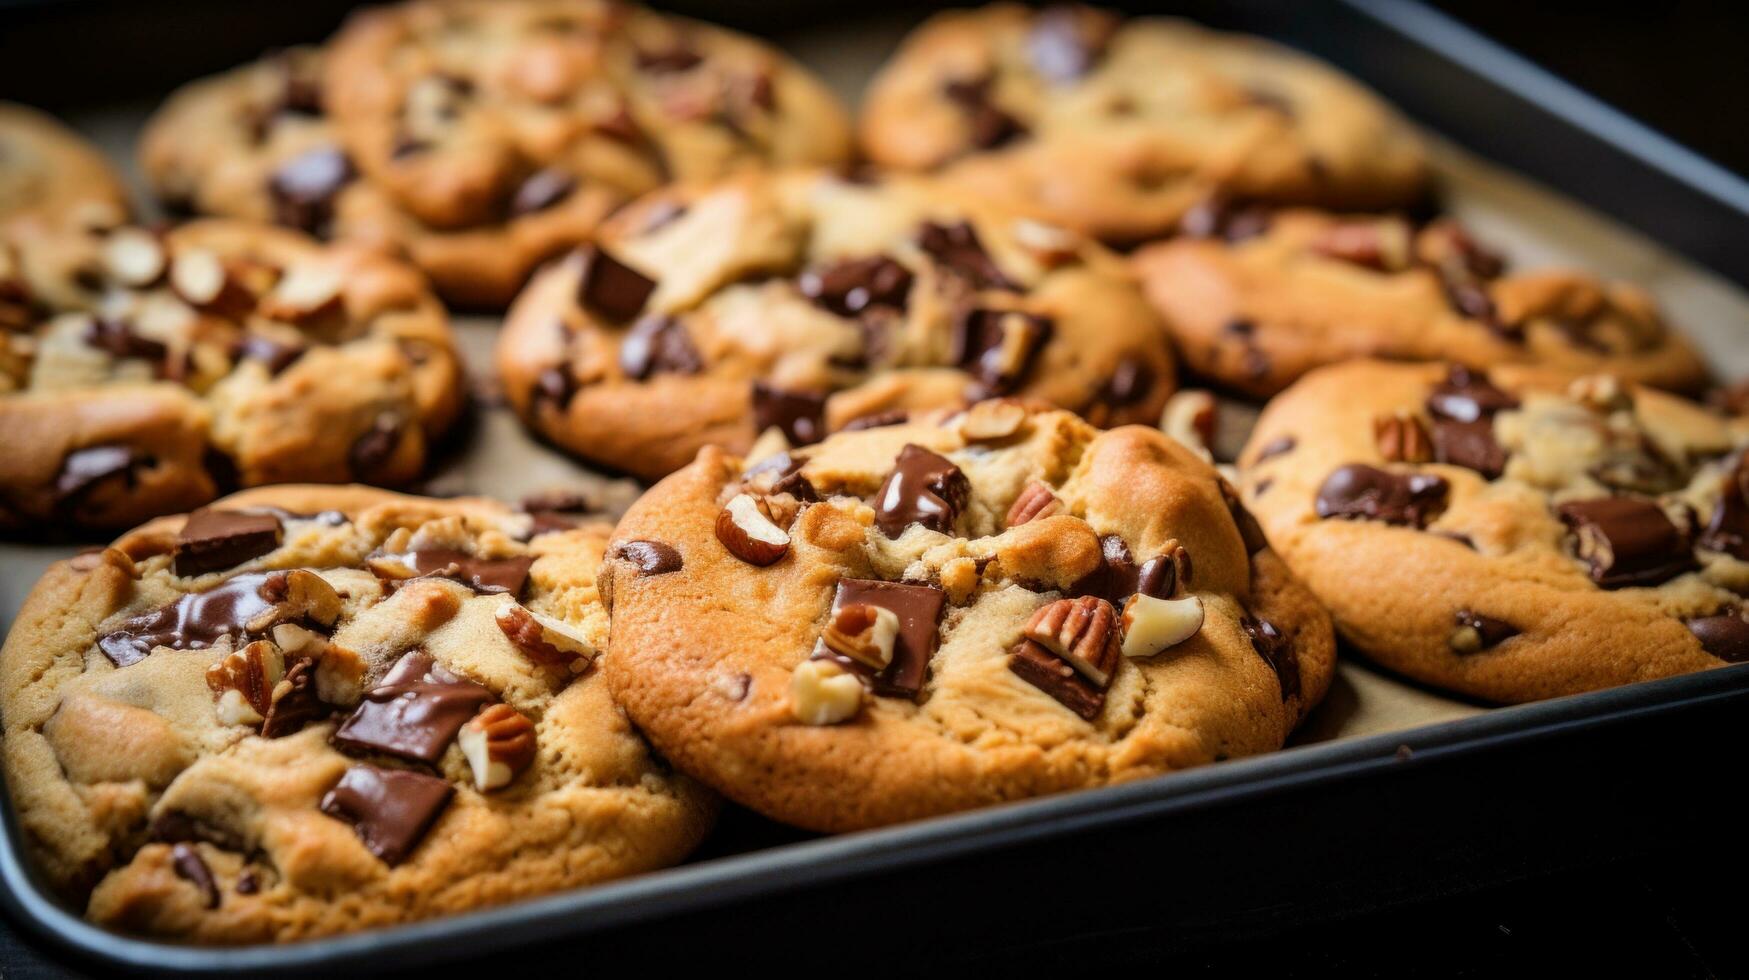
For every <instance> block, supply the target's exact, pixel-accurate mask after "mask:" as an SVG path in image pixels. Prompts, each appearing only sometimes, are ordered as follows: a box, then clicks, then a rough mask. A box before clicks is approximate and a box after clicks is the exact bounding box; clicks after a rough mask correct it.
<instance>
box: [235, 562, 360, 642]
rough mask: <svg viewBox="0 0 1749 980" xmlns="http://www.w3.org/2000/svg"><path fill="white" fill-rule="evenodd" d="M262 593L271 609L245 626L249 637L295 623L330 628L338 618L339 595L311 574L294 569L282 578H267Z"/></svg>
mask: <svg viewBox="0 0 1749 980" xmlns="http://www.w3.org/2000/svg"><path fill="white" fill-rule="evenodd" d="M262 592H263V593H264V598H267V599H269V601H271V602H272V603H273V608H272V609H269V610H267V611H266V612H264V613H262V614H261V615H260V616H257V617H256V618H255V619H254V620H251V621H250V622H249V623H248V627H249V631H250V632H252V633H264V632H266V631H267V629H268V628H269V627H271V626H273V625H274V624H275V623H287V622H293V621H296V620H308V621H309V622H312V623H315V624H316V625H318V626H333V625H334V621H335V620H337V619H339V618H340V594H339V593H338V592H335V591H334V587H333V586H332V585H329V584H328V582H327V581H326V580H325V579H323V578H322V576H320V575H317V574H316V573H315V572H311V571H306V570H305V569H302V568H294V569H292V570H291V571H289V572H286V573H285V574H284V575H283V576H280V575H272V576H269V577H268V579H267V581H266V582H265V583H264V584H263V585H262Z"/></svg>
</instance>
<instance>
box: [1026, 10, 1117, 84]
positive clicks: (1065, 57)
mask: <svg viewBox="0 0 1749 980" xmlns="http://www.w3.org/2000/svg"><path fill="white" fill-rule="evenodd" d="M1110 40H1111V31H1110V29H1109V25H1108V24H1107V22H1106V21H1105V19H1104V18H1103V17H1100V16H1097V15H1092V14H1091V12H1089V11H1086V10H1084V9H1083V8H1080V7H1076V6H1069V5H1065V6H1058V7H1046V8H1045V9H1043V10H1041V11H1039V12H1038V15H1037V16H1036V17H1034V18H1033V21H1032V29H1031V30H1030V31H1028V32H1027V35H1026V55H1027V59H1028V60H1029V61H1031V62H1032V67H1033V70H1034V71H1036V72H1038V73H1039V74H1040V75H1043V76H1044V77H1045V78H1046V79H1048V80H1049V81H1051V82H1054V83H1056V84H1058V85H1063V84H1066V83H1069V82H1073V81H1075V80H1076V79H1079V78H1080V77H1081V76H1083V75H1085V74H1087V73H1088V72H1089V71H1091V70H1092V68H1093V65H1094V63H1095V62H1097V61H1098V60H1099V58H1100V57H1101V56H1102V55H1103V54H1104V53H1105V45H1106V44H1107V42H1109V41H1110Z"/></svg>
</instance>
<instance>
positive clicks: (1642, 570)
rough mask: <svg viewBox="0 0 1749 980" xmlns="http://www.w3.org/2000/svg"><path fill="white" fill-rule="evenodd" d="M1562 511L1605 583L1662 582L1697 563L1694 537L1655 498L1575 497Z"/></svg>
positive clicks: (1580, 551) (1578, 548)
mask: <svg viewBox="0 0 1749 980" xmlns="http://www.w3.org/2000/svg"><path fill="white" fill-rule="evenodd" d="M1560 516H1561V520H1562V521H1564V522H1566V524H1567V526H1568V527H1569V528H1571V529H1572V531H1573V535H1574V538H1575V549H1574V550H1575V552H1576V554H1577V555H1578V557H1579V559H1580V560H1581V561H1584V562H1585V563H1586V564H1587V565H1589V566H1590V568H1591V580H1592V581H1593V582H1596V583H1597V584H1598V585H1600V586H1602V587H1603V588H1606V589H1620V588H1625V587H1628V586H1645V585H1657V584H1658V583H1660V582H1665V581H1668V580H1670V579H1672V578H1675V577H1676V576H1678V575H1681V574H1682V573H1683V572H1686V571H1688V570H1690V569H1692V568H1694V567H1695V561H1694V554H1693V551H1692V549H1691V548H1690V546H1689V541H1688V536H1687V535H1686V534H1684V533H1683V531H1682V530H1681V529H1680V528H1678V527H1677V526H1676V525H1675V523H1673V522H1672V521H1671V520H1670V518H1669V516H1668V515H1666V514H1665V513H1664V510H1663V508H1661V507H1659V506H1658V505H1657V504H1655V503H1653V502H1652V501H1650V500H1643V499H1638V498H1634V497H1603V498H1600V499H1597V500H1575V501H1570V502H1568V503H1565V504H1562V505H1561V506H1560Z"/></svg>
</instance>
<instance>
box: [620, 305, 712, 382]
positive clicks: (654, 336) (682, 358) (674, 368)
mask: <svg viewBox="0 0 1749 980" xmlns="http://www.w3.org/2000/svg"><path fill="white" fill-rule="evenodd" d="M619 369H620V370H621V371H623V372H625V375H626V377H628V378H632V379H634V380H637V381H642V380H644V379H645V378H648V377H649V376H650V375H652V374H655V373H657V372H662V373H666V374H697V373H698V372H700V371H703V370H704V358H702V357H700V356H699V355H698V348H696V347H694V346H692V337H691V336H690V335H688V334H687V332H686V325H685V324H683V323H681V322H680V321H679V320H677V319H675V318H674V317H671V316H662V315H655V316H647V317H644V318H643V319H642V320H639V321H638V322H637V323H636V324H634V325H633V326H632V329H631V330H630V331H629V332H628V333H627V334H626V336H625V339H624V340H622V341H620V345H619Z"/></svg>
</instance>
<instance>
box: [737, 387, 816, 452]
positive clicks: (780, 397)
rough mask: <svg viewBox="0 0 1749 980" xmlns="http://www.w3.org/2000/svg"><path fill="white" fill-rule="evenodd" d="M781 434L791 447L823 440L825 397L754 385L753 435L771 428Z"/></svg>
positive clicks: (811, 393)
mask: <svg viewBox="0 0 1749 980" xmlns="http://www.w3.org/2000/svg"><path fill="white" fill-rule="evenodd" d="M774 425H775V426H777V427H778V428H779V429H780V430H782V431H783V434H784V437H785V438H787V439H788V440H789V441H790V444H791V445H807V444H809V443H814V442H819V441H820V440H821V439H824V438H825V437H826V393H825V392H823V391H795V390H785V389H782V388H773V387H772V386H771V385H768V384H766V383H764V382H762V381H755V382H753V431H754V432H764V431H765V430H766V429H768V428H770V427H771V426H774Z"/></svg>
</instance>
